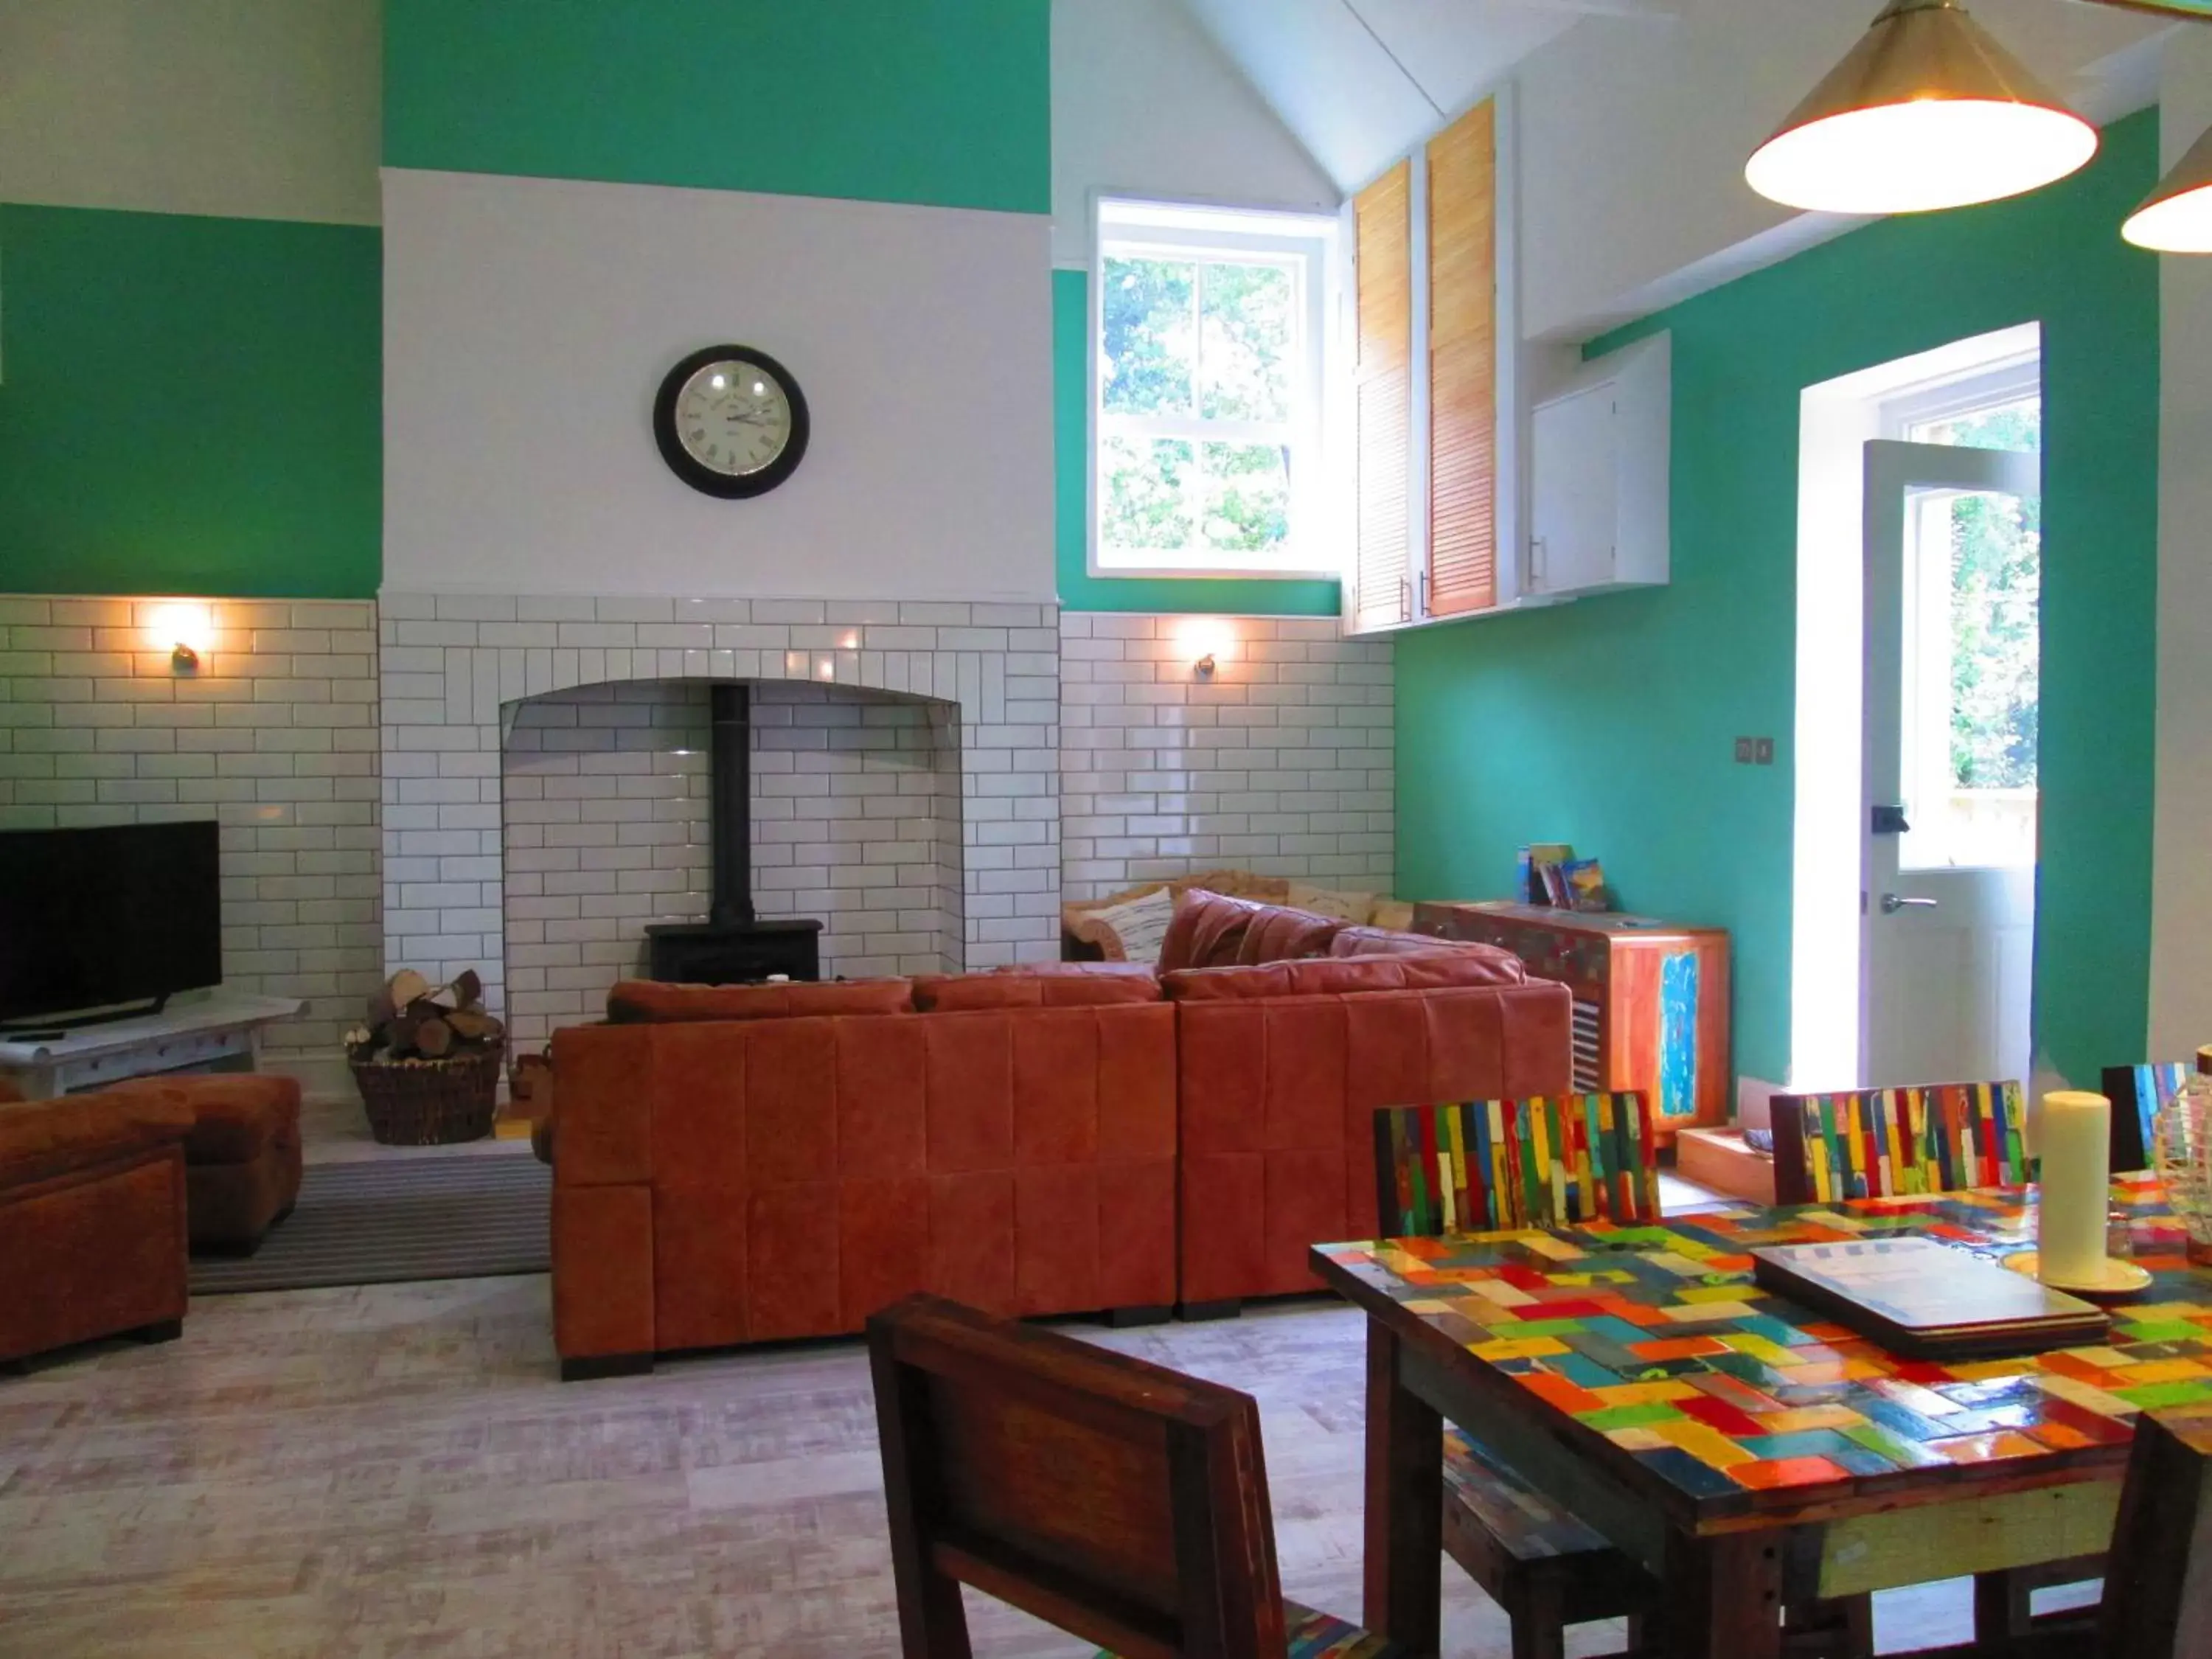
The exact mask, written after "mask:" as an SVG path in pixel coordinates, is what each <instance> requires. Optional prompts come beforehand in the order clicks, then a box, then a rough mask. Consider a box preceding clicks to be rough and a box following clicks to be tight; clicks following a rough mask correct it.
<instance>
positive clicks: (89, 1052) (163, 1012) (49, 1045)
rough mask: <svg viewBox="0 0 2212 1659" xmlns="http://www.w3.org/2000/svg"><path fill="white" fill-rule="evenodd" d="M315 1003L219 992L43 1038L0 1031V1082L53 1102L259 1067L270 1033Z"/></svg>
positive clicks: (49, 1033)
mask: <svg viewBox="0 0 2212 1659" xmlns="http://www.w3.org/2000/svg"><path fill="white" fill-rule="evenodd" d="M305 1006H307V1005H306V1004H305V1003H303V1002H301V1000H299V999H298V998H297V997H252V996H244V995H239V994H232V993H228V992H223V991H217V992H216V993H214V994H212V995H210V996H204V997H191V998H185V999H180V1000H177V1001H175V1002H173V1003H170V1004H169V1005H168V1006H166V1007H163V1008H161V1009H158V1010H156V1011H155V1012H150V1013H139V1014H132V1015H129V1016H126V1017H125V1018H120V1019H106V1020H102V1021H101V1022H100V1023H99V1024H91V1025H84V1026H80V1027H76V1028H75V1029H69V1030H53V1029H52V1028H51V1027H50V1028H46V1030H41V1031H40V1032H39V1034H38V1035H36V1036H31V1035H27V1034H15V1033H9V1032H5V1031H0V1079H4V1080H6V1081H7V1082H9V1083H12V1084H14V1085H15V1087H16V1088H17V1089H18V1090H20V1091H21V1092H22V1094H23V1097H24V1098H26V1099H27V1100H51V1099H52V1098H53V1097H55V1096H57V1095H65V1094H70V1093H73V1092H75V1091H77V1090H80V1089H96V1088H99V1087H100V1085H103V1084H108V1083H119V1082H121V1081H122V1080H123V1079H125V1078H129V1077H145V1076H148V1075H150V1074H152V1073H160V1072H181V1071H195V1070H207V1071H230V1072H250V1071H252V1070H253V1069H254V1065H255V1061H256V1059H257V1057H258V1055H259V1054H260V1052H261V1034H262V1031H263V1030H264V1028H265V1027H267V1026H270V1025H272V1024H275V1023H276V1021H278V1020H280V1019H290V1018H292V1017H293V1016H295V1014H297V1013H299V1012H301V1009H303V1008H304V1007H305Z"/></svg>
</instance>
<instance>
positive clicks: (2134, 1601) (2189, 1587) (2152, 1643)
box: [2099, 1406, 2212, 1659]
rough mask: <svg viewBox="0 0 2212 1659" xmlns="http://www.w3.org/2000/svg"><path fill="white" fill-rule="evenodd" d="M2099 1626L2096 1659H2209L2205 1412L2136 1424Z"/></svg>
mask: <svg viewBox="0 0 2212 1659" xmlns="http://www.w3.org/2000/svg"><path fill="white" fill-rule="evenodd" d="M2099 1626H2100V1629H2099V1634H2100V1638H2101V1640H2100V1644H2099V1646H2100V1648H2101V1650H2102V1654H2103V1659H2212V1410H2207V1409H2206V1408H2205V1407H2201V1406H2200V1407H2191V1408H2187V1409H2183V1410H2177V1411H2171V1412H2165V1413H2150V1412H2145V1413H2143V1414H2142V1416H2141V1417H2140V1418H2138V1419H2136V1437H2135V1445H2134V1448H2133V1449H2132V1450H2131V1451H2130V1454H2129V1458H2128V1479H2127V1484H2126V1486H2124V1488H2122V1490H2121V1493H2120V1512H2119V1516H2118V1519H2117V1520H2116V1521H2115V1522H2113V1525H2112V1554H2111V1557H2110V1559H2109V1560H2108V1561H2107V1563H2106V1568H2105V1601H2104V1607H2103V1609H2102V1612H2101V1613H2100V1619H2099Z"/></svg>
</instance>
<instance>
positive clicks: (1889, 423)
mask: <svg viewBox="0 0 2212 1659" xmlns="http://www.w3.org/2000/svg"><path fill="white" fill-rule="evenodd" d="M2042 395H2043V348H2042V345H2041V343H2040V340H2039V341H2038V343H2037V345H2036V347H2035V348H2034V349H2033V350H2030V351H2027V352H2024V353H2021V355H2019V356H2015V357H2011V358H2008V359H2007V360H2005V361H2004V362H1996V363H1985V364H1980V365H1978V366H1977V367H1976V368H1974V369H1973V370H1972V371H1971V372H1969V373H1967V374H1959V375H1954V376H1952V377H1949V378H1948V379H1944V380H1936V381H1932V382H1929V383H1927V384H1924V385H1921V386H1907V387H1905V388H1904V389H1903V390H1901V391H1899V392H1897V393H1896V394H1895V395H1893V396H1892V397H1889V398H1884V399H1883V400H1882V404H1881V435H1882V436H1883V437H1885V438H1893V439H1897V440H1899V441H1901V442H1906V443H1925V442H1927V441H1928V440H1926V439H1924V438H1916V437H1915V436H1913V434H1914V433H1915V432H1917V431H1918V430H1919V429H1920V428H1923V427H1929V426H1936V425H1938V424H1940V423H1942V422H1946V421H1955V420H1959V419H1960V418H1962V417H1963V416H1969V415H1981V414H1986V413H1988V412H1990V411H1991V410H1999V409H2004V408H2007V407H2008V406H2010V405H2011V404H2017V403H2024V402H2026V401H2027V399H2028V398H2039V397H2041V396H2042Z"/></svg>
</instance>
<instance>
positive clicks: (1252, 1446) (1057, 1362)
mask: <svg viewBox="0 0 2212 1659" xmlns="http://www.w3.org/2000/svg"><path fill="white" fill-rule="evenodd" d="M868 1360H869V1364H870V1367H871V1370H872V1373H873V1376H874V1380H875V1390H876V1424H877V1431H878V1438H879V1439H880V1440H881V1442H882V1445H883V1455H884V1498H885V1501H886V1506H887V1507H888V1509H889V1510H890V1534H891V1571H892V1576H893V1578H894V1580H895V1581H896V1584H897V1587H898V1612H899V1641H900V1645H901V1650H902V1652H903V1653H904V1654H905V1655H906V1659H951V1656H953V1655H963V1656H964V1655H965V1654H967V1652H968V1651H969V1644H968V1620H967V1614H966V1612H965V1610H964V1609H963V1607H962V1604H961V1589H960V1587H961V1586H962V1585H963V1584H973V1585H974V1586H975V1588H976V1589H981V1590H983V1591H985V1592H986V1593H987V1594H989V1595H995V1596H997V1597H998V1598H999V1599H1000V1601H1010V1602H1012V1604H1013V1605H1014V1606H1016V1607H1020V1608H1021V1609H1022V1610H1023V1611H1024V1612H1026V1613H1034V1614H1035V1615H1036V1617H1038V1618H1040V1619H1042V1620H1045V1621H1046V1622H1047V1623H1048V1624H1051V1625H1054V1626H1058V1627H1059V1628H1060V1629H1061V1630H1065V1631H1068V1632H1073V1634H1075V1635H1077V1636H1079V1637H1081V1638H1083V1639H1084V1640H1085V1641H1088V1642H1097V1643H1102V1644H1104V1645H1105V1647H1106V1649H1107V1650H1109V1651H1118V1652H1126V1653H1132V1654H1135V1653H1145V1654H1239V1655H1250V1656H1252V1659H1279V1656H1280V1659H1403V1653H1404V1650H1402V1649H1401V1648H1399V1647H1397V1646H1396V1645H1395V1644H1392V1643H1389V1642H1386V1641H1384V1640H1383V1639H1382V1638H1380V1637H1376V1636H1373V1635H1370V1634H1369V1633H1368V1632H1365V1631H1364V1630H1361V1629H1360V1628H1359V1627H1358V1626H1356V1625H1350V1624H1346V1622H1345V1621H1344V1620H1340V1619H1336V1618H1332V1617H1331V1616H1330V1615H1328V1613H1316V1612H1315V1611H1314V1610H1313V1609H1312V1608H1310V1607H1299V1606H1298V1605H1297V1604H1296V1603H1295V1602H1287V1601H1284V1600H1283V1597H1282V1585H1281V1583H1280V1582H1279V1580H1278V1578H1277V1577H1276V1570H1275V1523H1274V1516H1273V1513H1272V1512H1271V1510H1270V1508H1269V1505H1268V1502H1267V1462H1266V1458H1265V1456H1264V1455H1263V1454H1262V1451H1261V1444H1260V1407H1259V1406H1258V1404H1257V1403H1256V1402H1255V1401H1254V1400H1253V1399H1252V1397H1251V1396H1250V1395H1246V1394H1239V1393H1237V1391H1236V1390H1235V1389H1225V1388H1223V1387H1221V1386H1220V1385H1219V1384H1218V1383H1201V1382H1200V1381H1199V1380H1198V1379H1196V1378H1195V1377H1189V1376H1182V1375H1180V1374H1179V1373H1177V1372H1175V1371H1170V1370H1164V1369H1162V1368H1161V1367H1160V1366H1158V1365H1151V1364H1146V1363H1145V1362H1144V1361H1143V1360H1141V1359H1132V1358H1128V1357H1127V1356H1126V1355H1123V1354H1117V1353H1111V1352H1107V1351H1106V1350H1104V1349H1102V1348H1095V1347H1092V1346H1091V1345H1090V1344H1088V1343H1085V1342H1078V1341H1076V1340H1074V1339H1073V1338H1072V1337H1066V1336H1061V1335H1059V1334H1056V1333H1054V1332H1052V1331H1047V1330H1040V1329H1038V1328H1036V1327H1034V1326H1028V1325H1021V1324H1018V1323H1016V1322H1012V1321H1011V1320H1004V1319H994V1318H993V1317H991V1316H989V1315H987V1314H983V1313H979V1312H977V1311H976V1310H974V1309H972V1308H965V1307H962V1306H961V1305H960V1304H957V1303H954V1302H947V1301H945V1300H944V1299H943V1298H942V1297H930V1296H914V1297H908V1298H907V1299H906V1300H905V1301H903V1302H900V1303H898V1304H895V1305H894V1306H892V1307H890V1308H887V1309H885V1310H884V1311H883V1312H881V1313H878V1314H877V1315H875V1316H873V1317H872V1318H871V1319H870V1320H869V1321H868Z"/></svg>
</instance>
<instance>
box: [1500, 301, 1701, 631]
mask: <svg viewBox="0 0 2212 1659" xmlns="http://www.w3.org/2000/svg"><path fill="white" fill-rule="evenodd" d="M1669 356H1670V353H1669V343H1668V337H1667V336H1666V335H1664V334H1660V335H1655V336H1654V337H1651V338H1650V339H1648V340H1639V341H1638V342H1637V343H1635V344H1634V345H1632V346H1626V347H1624V348H1623V349H1620V350H1619V351H1616V352H1613V353H1610V354H1608V355H1607V356H1604V357H1601V358H1600V359H1598V360H1596V361H1595V362H1589V363H1585V364H1583V366H1582V368H1581V369H1580V370H1579V371H1578V372H1577V374H1576V375H1575V376H1574V378H1573V379H1572V380H1570V381H1569V382H1568V383H1567V385H1566V386H1564V387H1562V388H1561V389H1560V390H1559V392H1557V393H1556V394H1554V395H1553V397H1551V398H1547V399H1546V400H1545V401H1543V402H1542V403H1540V404H1537V405H1536V408H1535V410H1534V414H1533V415H1532V416H1531V417H1530V421H1529V452H1530V453H1529V501H1528V545H1527V548H1526V549H1525V550H1524V556H1523V559H1522V581H1521V602H1522V604H1523V605H1543V604H1556V603H1559V602H1561V601H1564V600H1567V599H1578V598H1580V597H1581V596H1583V594H1586V593H1602V592H1607V591H1609V590H1612V589H1615V588H1624V587H1653V586H1662V585H1663V584H1664V583H1665V582H1666V580H1667V576H1668V555H1669V546H1670V541H1669V536H1668V460H1669V443H1668V428H1669V425H1670V419H1669V416H1670V398H1671V392H1672V386H1671V382H1672V376H1671V374H1670V372H1669V370H1670V363H1669Z"/></svg>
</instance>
